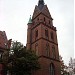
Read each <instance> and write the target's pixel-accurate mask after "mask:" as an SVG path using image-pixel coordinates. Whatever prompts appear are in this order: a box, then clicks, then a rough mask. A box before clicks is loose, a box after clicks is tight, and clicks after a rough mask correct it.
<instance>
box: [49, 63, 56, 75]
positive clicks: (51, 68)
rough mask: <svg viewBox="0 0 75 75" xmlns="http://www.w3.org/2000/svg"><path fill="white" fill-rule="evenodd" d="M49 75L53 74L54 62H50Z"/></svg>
mask: <svg viewBox="0 0 75 75" xmlns="http://www.w3.org/2000/svg"><path fill="white" fill-rule="evenodd" d="M49 70H50V75H55V67H54V64H53V63H51V64H50V69H49Z"/></svg>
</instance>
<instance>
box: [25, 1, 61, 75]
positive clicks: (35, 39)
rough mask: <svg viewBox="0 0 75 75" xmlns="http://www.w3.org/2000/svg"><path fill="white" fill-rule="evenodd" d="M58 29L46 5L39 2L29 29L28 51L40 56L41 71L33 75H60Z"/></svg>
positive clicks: (29, 23)
mask: <svg viewBox="0 0 75 75" xmlns="http://www.w3.org/2000/svg"><path fill="white" fill-rule="evenodd" d="M56 31H57V30H56V27H54V26H53V18H52V16H51V14H50V12H49V10H48V7H47V5H45V3H44V0H39V1H38V5H36V6H35V9H34V12H33V15H32V17H31V16H30V19H29V22H28V29H27V45H26V47H27V49H31V50H33V51H34V52H35V53H36V55H38V56H39V60H38V61H39V63H40V65H41V69H39V70H38V71H36V72H34V73H33V74H32V75H60V73H61V67H60V61H59V50H58V41H57V32H56Z"/></svg>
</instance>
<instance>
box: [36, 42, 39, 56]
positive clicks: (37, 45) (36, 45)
mask: <svg viewBox="0 0 75 75" xmlns="http://www.w3.org/2000/svg"><path fill="white" fill-rule="evenodd" d="M35 53H36V55H38V53H39V52H38V44H37V43H36V44H35Z"/></svg>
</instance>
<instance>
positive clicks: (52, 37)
mask: <svg viewBox="0 0 75 75" xmlns="http://www.w3.org/2000/svg"><path fill="white" fill-rule="evenodd" d="M50 34H51V39H52V40H54V35H53V32H51V33H50Z"/></svg>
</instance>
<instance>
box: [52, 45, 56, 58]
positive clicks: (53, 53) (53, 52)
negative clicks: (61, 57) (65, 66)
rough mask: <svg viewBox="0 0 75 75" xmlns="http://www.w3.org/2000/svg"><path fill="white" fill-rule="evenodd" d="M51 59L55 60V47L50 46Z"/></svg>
mask: <svg viewBox="0 0 75 75" xmlns="http://www.w3.org/2000/svg"><path fill="white" fill-rule="evenodd" d="M52 58H54V59H55V58H56V52H55V46H52Z"/></svg>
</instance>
